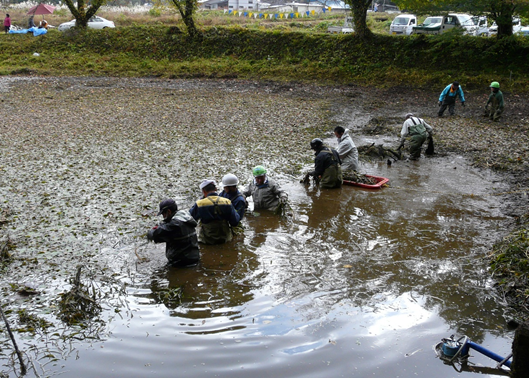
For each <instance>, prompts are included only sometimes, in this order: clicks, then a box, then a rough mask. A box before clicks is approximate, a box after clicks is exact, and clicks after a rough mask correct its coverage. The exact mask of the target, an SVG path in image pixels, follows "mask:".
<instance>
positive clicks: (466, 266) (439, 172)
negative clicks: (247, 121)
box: [150, 161, 503, 376]
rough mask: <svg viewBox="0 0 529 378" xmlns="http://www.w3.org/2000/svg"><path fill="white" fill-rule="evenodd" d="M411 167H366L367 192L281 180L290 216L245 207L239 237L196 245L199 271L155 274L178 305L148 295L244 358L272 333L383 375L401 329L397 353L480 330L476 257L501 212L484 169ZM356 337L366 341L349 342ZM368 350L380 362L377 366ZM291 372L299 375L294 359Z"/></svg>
mask: <svg viewBox="0 0 529 378" xmlns="http://www.w3.org/2000/svg"><path fill="white" fill-rule="evenodd" d="M421 164H422V165H419V166H413V167H412V166H410V165H406V164H400V165H399V164H395V165H394V166H393V167H392V169H391V170H386V171H382V170H383V169H385V167H380V166H378V165H371V166H367V168H368V169H371V170H373V171H375V172H373V173H378V174H379V175H384V176H386V177H389V178H390V180H391V181H390V183H391V186H390V187H389V188H384V189H382V190H377V191H370V190H364V189H359V188H355V187H343V188H341V189H338V190H319V189H317V188H315V187H312V186H309V187H308V188H306V187H304V186H303V185H301V184H297V183H296V184H293V183H291V182H290V183H289V182H281V185H282V187H284V188H286V189H288V191H289V194H290V196H289V197H290V203H291V206H292V210H291V215H290V216H288V217H286V218H280V217H278V216H276V215H274V214H272V213H270V212H264V211H263V212H260V213H259V214H255V213H254V214H249V215H248V216H247V217H246V218H245V220H244V225H245V231H244V233H243V234H242V235H240V236H238V238H237V239H236V240H234V241H233V242H231V243H228V244H225V245H220V246H202V261H201V263H200V264H199V265H198V266H197V267H195V268H190V269H189V268H188V269H181V268H163V269H160V270H158V271H157V272H156V273H155V274H154V275H153V276H152V278H151V284H150V290H151V292H152V293H151V294H156V292H161V291H163V290H164V289H166V288H181V289H182V302H181V303H166V302H163V301H160V300H159V299H157V300H156V303H163V304H164V306H165V307H167V308H168V309H169V310H170V311H169V314H170V316H171V317H173V318H176V319H177V321H178V326H179V332H182V333H185V334H186V335H188V336H195V337H198V336H199V335H213V334H218V335H224V336H225V337H232V338H237V340H239V341H240V343H241V344H245V346H246V349H244V346H243V345H240V348H243V349H244V350H245V353H246V352H247V357H248V358H249V359H250V360H252V359H253V360H254V361H261V358H260V357H259V355H260V351H261V350H260V349H259V348H260V347H262V346H263V345H267V346H268V345H269V344H270V343H272V341H271V340H270V339H267V338H270V337H272V338H280V339H274V340H275V342H274V343H272V344H273V345H275V346H274V348H275V351H276V353H279V354H280V355H282V356H303V355H305V354H308V355H310V353H321V355H326V354H327V353H332V352H328V351H327V349H328V348H329V345H334V344H333V343H334V341H333V340H334V339H340V340H341V341H340V343H341V344H339V345H343V346H342V348H346V349H347V350H354V353H355V356H357V358H355V360H354V361H356V362H355V367H357V368H359V369H360V370H361V371H362V372H364V373H365V372H369V371H372V369H371V368H372V366H373V364H378V366H380V368H381V371H384V372H386V373H388V374H391V372H392V371H393V370H392V369H393V368H394V367H395V366H396V365H395V364H398V361H399V358H398V356H396V355H394V354H391V352H389V351H390V350H391V349H392V344H395V343H399V342H400V343H403V342H402V341H399V340H400V335H401V333H410V335H408V336H410V340H409V341H406V343H405V347H404V346H403V348H404V350H403V351H400V352H399V353H400V355H401V356H406V357H407V358H410V359H416V358H419V357H418V356H419V355H422V358H424V356H425V355H429V353H431V345H433V344H434V342H435V341H437V340H438V339H439V338H440V337H445V336H448V335H447V334H445V332H450V333H455V332H458V333H460V334H466V335H468V336H469V337H470V338H472V339H473V340H475V341H476V342H478V343H481V342H482V341H484V340H486V339H487V338H489V339H490V337H491V334H494V333H500V332H501V331H500V330H499V329H498V327H497V325H498V324H501V323H502V322H503V318H502V308H501V306H499V305H498V303H497V302H496V300H495V297H494V294H493V292H491V291H490V283H489V282H488V281H487V280H488V276H487V274H485V272H484V269H486V261H484V260H482V258H483V257H482V256H483V255H484V252H485V251H486V249H487V246H488V245H490V243H491V240H493V239H494V234H495V229H496V228H497V227H499V225H500V224H501V221H502V217H501V215H500V214H501V213H500V212H499V211H498V210H497V208H498V206H499V204H498V203H497V202H496V201H495V199H494V198H492V197H490V196H488V193H487V190H486V189H485V188H482V187H480V183H481V182H482V178H480V177H478V176H472V175H469V172H468V171H466V172H465V171H464V170H460V171H456V170H453V168H452V167H450V166H449V164H447V165H446V166H445V167H440V166H436V167H435V171H433V170H432V166H428V164H430V163H429V162H427V161H425V162H421ZM410 169H414V170H415V171H412V172H410V171H409V170H410ZM463 177H464V184H460V182H459V181H458V180H459V179H460V178H463ZM489 238H490V239H489ZM154 297H156V295H154ZM331 319H334V320H331ZM440 319H442V322H440ZM334 321H335V322H336V323H337V324H335V325H333V322H334ZM447 327H448V328H449V329H450V331H447V329H446V328H447ZM336 328H338V329H340V330H338V331H337V330H336ZM421 332H424V333H425V334H426V335H428V338H429V339H428V340H423V341H422V343H419V344H420V345H421V346H420V347H418V346H417V345H416V344H417V342H415V343H414V341H413V340H415V339H416V338H415V337H411V335H412V334H413V333H415V334H421ZM433 334H435V336H436V337H435V338H432V337H431V336H432V335H433ZM219 337H220V336H219ZM285 338H288V341H287V340H286V339H285ZM359 339H361V340H362V341H361V342H364V343H366V342H367V343H368V344H369V345H370V348H372V349H365V348H361V347H355V343H357V342H360V341H358V340H359ZM355 340H356V341H355ZM193 343H196V344H198V345H201V348H207V347H208V345H209V344H208V341H207V340H206V339H193ZM425 343H426V344H429V345H430V346H428V347H425ZM240 348H238V349H237V350H240ZM375 350H376V351H385V353H386V355H389V357H388V359H387V360H385V361H383V362H380V363H379V362H374V361H378V360H377V357H376V356H377V355H378V354H377V353H379V352H377V353H375V352H373V351H375ZM252 351H253V352H252ZM315 351H318V352H315ZM221 355H222V354H221ZM342 357H343V355H342ZM430 357H433V356H431V355H430ZM217 358H218V359H220V356H217ZM307 358H308V360H311V359H312V357H307ZM281 361H283V360H281ZM364 361H371V364H367V362H364ZM414 363H417V361H415V362H414ZM257 364H258V365H259V363H257ZM285 364H286V362H285V361H283V362H278V365H276V368H277V370H278V371H279V370H281V369H282V368H284V367H285ZM426 364H427V363H426ZM221 365H222V364H221ZM419 365H421V364H419ZM431 370H432V369H431V368H430V369H428V371H431ZM339 371H341V370H340V368H337V369H336V370H333V372H334V373H338V372H339ZM423 372H424V371H423ZM321 373H322V371H321V370H320V371H319V374H321ZM198 375H199V376H206V375H207V374H205V375H201V374H198ZM313 375H314V376H316V374H313ZM292 376H310V374H308V375H307V370H306V369H300V370H296V369H294V370H293V371H292ZM388 376H389V375H388ZM433 376H436V375H433Z"/></svg>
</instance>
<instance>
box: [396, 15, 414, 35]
mask: <svg viewBox="0 0 529 378" xmlns="http://www.w3.org/2000/svg"><path fill="white" fill-rule="evenodd" d="M414 26H417V17H416V16H415V15H414V14H401V15H398V16H397V17H395V18H394V19H393V21H392V22H391V26H390V27H389V32H390V33H391V34H393V35H410V34H411V32H412V31H413V27H414Z"/></svg>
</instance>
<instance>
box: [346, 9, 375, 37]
mask: <svg viewBox="0 0 529 378" xmlns="http://www.w3.org/2000/svg"><path fill="white" fill-rule="evenodd" d="M349 5H351V8H352V9H353V20H354V23H355V26H354V33H355V36H356V37H358V38H361V39H367V38H369V37H371V35H372V33H371V30H369V28H368V27H367V10H368V9H369V6H370V5H371V0H369V1H366V0H349Z"/></svg>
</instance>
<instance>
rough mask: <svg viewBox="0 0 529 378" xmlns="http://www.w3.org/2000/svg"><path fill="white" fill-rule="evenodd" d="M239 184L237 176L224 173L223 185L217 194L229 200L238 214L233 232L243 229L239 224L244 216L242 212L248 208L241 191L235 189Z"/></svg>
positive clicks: (236, 232)
mask: <svg viewBox="0 0 529 378" xmlns="http://www.w3.org/2000/svg"><path fill="white" fill-rule="evenodd" d="M238 184H239V179H238V178H237V176H235V175H233V174H231V173H228V174H227V175H224V177H223V178H222V185H223V186H224V187H223V188H222V192H220V194H219V196H221V197H223V198H227V199H229V200H230V201H231V204H232V206H233V208H234V209H235V211H236V212H237V214H239V218H240V220H239V224H238V225H237V226H235V227H233V228H232V230H233V232H234V233H235V234H238V233H239V232H242V231H243V230H244V229H243V227H242V226H241V221H242V218H244V213H245V212H246V209H247V208H248V202H246V199H245V198H244V196H243V195H242V193H241V192H239V189H237V185H238Z"/></svg>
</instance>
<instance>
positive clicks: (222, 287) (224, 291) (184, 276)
mask: <svg viewBox="0 0 529 378" xmlns="http://www.w3.org/2000/svg"><path fill="white" fill-rule="evenodd" d="M256 264H257V262H256V261H255V256H253V255H252V254H251V253H245V254H243V253H242V252H241V249H240V248H239V244H238V243H237V240H234V241H233V242H230V243H227V244H223V245H212V246H210V245H207V246H206V245H201V261H200V263H199V264H198V265H197V266H195V267H187V268H179V267H170V266H166V267H164V268H162V269H160V270H158V271H156V272H155V273H154V275H153V277H152V280H151V283H150V289H151V292H152V293H151V295H150V297H151V298H152V299H153V300H154V302H155V303H163V304H164V306H166V307H167V308H168V309H170V310H171V311H170V315H171V316H178V317H183V318H188V319H208V318H215V317H226V318H229V319H233V318H235V317H237V316H240V308H241V306H243V305H244V303H246V302H248V301H251V300H252V299H253V294H252V293H251V289H252V283H251V282H249V281H248V280H247V276H248V275H249V272H250V271H252V270H253V269H255V267H256ZM178 290H179V294H180V295H179V296H178V298H177V299H175V295H173V293H175V291H178Z"/></svg>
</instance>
